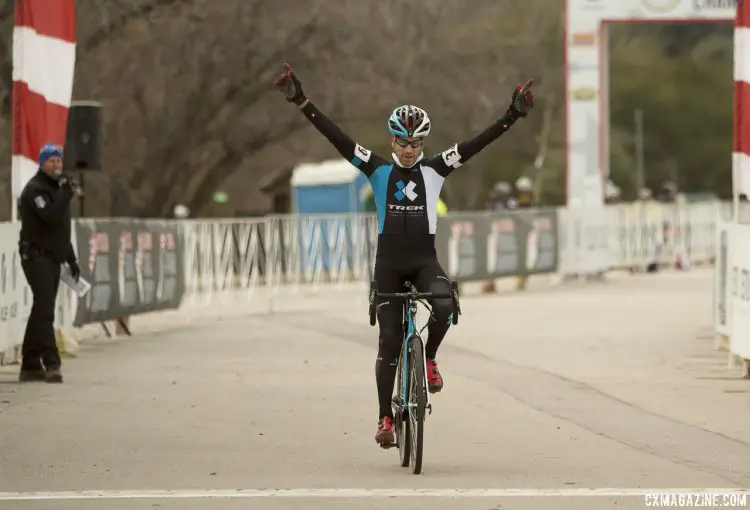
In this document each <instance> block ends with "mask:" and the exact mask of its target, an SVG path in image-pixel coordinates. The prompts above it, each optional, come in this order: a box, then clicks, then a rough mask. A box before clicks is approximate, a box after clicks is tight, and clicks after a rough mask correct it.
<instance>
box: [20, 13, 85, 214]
mask: <svg viewBox="0 0 750 510" xmlns="http://www.w3.org/2000/svg"><path fill="white" fill-rule="evenodd" d="M75 62H76V16H75V0H16V6H15V20H14V27H13V162H12V169H11V172H12V174H11V189H12V197H13V207H11V209H12V211H13V220H14V221H15V220H16V214H17V208H16V205H15V204H16V201H17V199H18V197H19V196H20V194H21V191H22V190H23V187H24V186H25V185H26V183H27V182H28V181H29V179H30V178H31V177H32V176H33V175H34V173H36V171H37V158H38V156H39V150H40V149H41V147H42V146H43V145H44V144H45V143H54V144H59V145H64V144H65V134H66V130H67V125H68V109H69V108H70V101H71V98H72V95H73V76H74V73H75Z"/></svg>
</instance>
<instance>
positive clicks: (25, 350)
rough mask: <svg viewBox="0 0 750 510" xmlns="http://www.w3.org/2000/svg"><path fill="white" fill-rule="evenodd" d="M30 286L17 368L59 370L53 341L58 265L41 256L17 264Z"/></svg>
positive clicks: (58, 276) (58, 279) (57, 354)
mask: <svg viewBox="0 0 750 510" xmlns="http://www.w3.org/2000/svg"><path fill="white" fill-rule="evenodd" d="M21 267H22V268H23V273H24V275H25V276H26V281H27V282H28V283H29V286H30V287H31V293H32V294H33V296H34V297H33V299H34V301H33V304H32V305H31V314H30V315H29V321H28V323H27V324H26V333H25V334H24V336H23V347H22V348H21V355H22V361H21V368H22V369H28V370H35V369H40V368H42V363H44V367H45V368H47V370H49V369H52V368H60V365H61V361H60V353H59V352H58V350H57V344H56V342H55V327H54V322H55V300H56V298H57V288H58V286H59V285H60V264H58V263H57V262H55V261H53V260H52V259H50V258H48V257H46V256H43V255H31V256H29V258H26V259H24V260H23V261H22V262H21Z"/></svg>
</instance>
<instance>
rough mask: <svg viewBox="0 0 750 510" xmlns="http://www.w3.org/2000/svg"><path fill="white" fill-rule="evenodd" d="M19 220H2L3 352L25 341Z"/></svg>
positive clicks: (0, 340)
mask: <svg viewBox="0 0 750 510" xmlns="http://www.w3.org/2000/svg"><path fill="white" fill-rule="evenodd" d="M18 232H19V224H18V223H3V224H0V353H2V352H6V351H7V350H8V349H10V348H11V347H13V346H15V345H18V344H20V343H21V342H22V341H23V333H24V329H25V328H26V320H25V316H26V315H28V313H27V311H26V310H25V308H26V306H25V303H24V290H25V288H26V278H25V277H24V275H23V270H22V269H21V259H20V256H19V255H18Z"/></svg>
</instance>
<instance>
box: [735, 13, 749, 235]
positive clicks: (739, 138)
mask: <svg viewBox="0 0 750 510" xmlns="http://www.w3.org/2000/svg"><path fill="white" fill-rule="evenodd" d="M733 147H734V148H733V155H732V156H733V157H732V161H733V164H732V168H733V171H732V175H733V181H732V188H733V195H734V221H735V223H738V222H739V195H740V193H746V194H748V195H750V0H739V1H738V2H737V21H736V25H735V29H734V145H733Z"/></svg>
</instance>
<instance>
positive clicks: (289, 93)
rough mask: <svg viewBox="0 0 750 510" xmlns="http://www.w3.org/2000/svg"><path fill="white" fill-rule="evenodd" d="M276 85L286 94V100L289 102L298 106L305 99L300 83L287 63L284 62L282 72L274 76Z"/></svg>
mask: <svg viewBox="0 0 750 510" xmlns="http://www.w3.org/2000/svg"><path fill="white" fill-rule="evenodd" d="M276 87H277V88H278V89H279V90H280V91H282V92H283V93H284V95H286V100H287V101H289V102H290V103H294V104H296V105H298V106H299V105H301V104H302V103H304V102H305V100H306V99H307V98H306V97H305V93H304V92H302V84H301V83H300V81H299V80H298V79H297V76H296V75H295V74H294V71H292V66H290V65H289V64H284V72H283V73H282V74H280V75H279V77H278V78H276Z"/></svg>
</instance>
